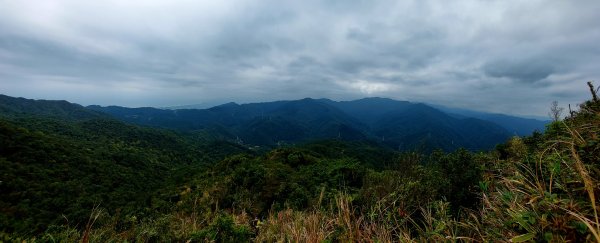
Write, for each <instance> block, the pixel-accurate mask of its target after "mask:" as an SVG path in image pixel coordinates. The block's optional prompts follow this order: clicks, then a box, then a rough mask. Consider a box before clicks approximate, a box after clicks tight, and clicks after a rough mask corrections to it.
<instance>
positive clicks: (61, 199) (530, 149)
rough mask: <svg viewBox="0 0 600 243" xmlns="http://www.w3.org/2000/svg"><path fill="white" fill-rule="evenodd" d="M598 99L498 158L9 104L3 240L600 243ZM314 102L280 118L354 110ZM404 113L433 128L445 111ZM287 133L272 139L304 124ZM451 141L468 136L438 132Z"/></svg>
mask: <svg viewBox="0 0 600 243" xmlns="http://www.w3.org/2000/svg"><path fill="white" fill-rule="evenodd" d="M589 88H590V91H591V95H592V98H591V99H590V100H588V101H585V102H583V103H582V104H580V105H579V107H578V109H576V110H569V111H568V114H566V115H567V116H566V117H565V118H564V119H558V120H556V121H553V122H552V123H550V124H548V125H547V126H546V129H545V130H544V131H536V132H533V133H531V134H529V135H527V136H513V137H507V138H506V139H505V140H504V142H502V143H499V144H498V145H496V146H495V147H494V148H492V149H490V150H487V151H484V150H482V149H481V148H477V149H469V148H467V149H462V148H458V149H455V148H454V147H452V146H435V145H436V143H437V142H443V141H445V140H430V141H436V143H430V145H431V146H434V147H431V149H421V150H419V149H417V147H410V149H402V150H398V149H397V147H398V146H397V144H395V143H394V144H392V145H391V146H390V144H386V143H384V142H381V141H380V140H373V139H372V136H375V135H376V136H380V135H384V134H385V133H386V131H388V130H377V131H373V130H369V129H370V128H369V129H363V130H360V131H371V132H369V133H367V134H363V135H364V136H352V139H343V138H336V137H335V136H334V137H333V138H330V137H315V136H312V135H311V136H310V137H311V139H306V140H303V139H298V140H294V141H295V143H293V144H292V143H289V144H284V145H281V144H279V145H273V146H261V147H258V146H248V145H247V144H244V143H236V142H235V141H231V140H228V139H217V138H218V137H215V136H212V135H211V136H208V135H207V129H217V128H215V127H212V126H211V127H207V126H202V127H200V126H199V125H198V124H188V125H189V126H198V127H194V129H176V128H174V127H170V128H171V129H172V130H170V129H168V128H169V127H168V126H166V125H165V124H175V123H167V121H164V122H163V123H161V124H140V122H139V121H138V122H135V121H133V120H132V119H138V118H139V114H138V116H132V115H130V114H129V115H127V116H125V115H123V116H118V115H115V113H116V111H118V110H120V111H122V112H124V110H123V109H121V108H114V107H113V108H112V109H113V111H112V113H111V112H107V111H106V109H108V108H102V107H83V106H79V105H76V104H71V103H67V102H61V101H32V100H27V99H16V98H11V97H6V96H2V97H0V98H1V99H0V101H1V104H0V114H1V115H0V241H7V242H10V241H19V242H20V241H27V242H56V241H58V242H77V241H81V242H114V241H136V242H137V241H141V242H170V241H175V242H246V241H257V242H323V241H324V242H339V241H341V242H396V241H408V242H412V241H415V242H439V241H478V242H490V241H512V242H529V241H536V242H543V241H550V242H562V241H571V242H600V224H599V218H598V208H597V206H598V203H599V199H598V198H597V194H598V193H599V190H600V184H599V183H598V178H600V175H599V173H600V168H599V166H600V164H599V162H600V100H599V99H598V97H597V94H596V90H595V89H594V87H593V86H592V84H591V83H589ZM303 102H304V103H301V104H297V103H292V104H289V103H287V104H285V105H286V108H285V109H284V110H282V109H274V112H285V111H290V110H293V109H299V108H294V107H293V106H295V105H297V106H303V107H305V106H306V105H310V106H313V107H315V108H314V109H321V110H323V109H324V110H323V113H322V114H325V115H327V116H335V119H338V118H339V117H343V116H345V114H348V112H347V111H346V112H345V113H337V110H333V109H331V107H333V105H331V104H328V103H327V102H328V101H319V102H315V101H314V100H309V101H306V100H305V101H303ZM323 102H325V103H323ZM337 105H338V107H337V108H336V109H341V110H342V111H343V109H344V108H343V107H342V108H340V106H341V105H340V104H337ZM290 106H291V107H290ZM232 107H233V108H232ZM236 107H237V106H236V105H229V106H225V107H220V108H218V107H217V108H218V109H237V108H236ZM348 109H350V108H348ZM407 109H408V110H404V109H403V110H404V111H406V112H408V113H418V114H423V116H421V118H423V119H425V118H427V117H432V115H436V116H437V114H438V113H437V112H438V111H436V110H435V109H433V110H432V109H430V107H427V106H423V105H410V107H409V108H407ZM354 110H355V111H360V109H358V108H356V109H354ZM138 111H139V110H138ZM147 111H151V112H157V111H156V110H147ZM368 111H369V110H368V109H364V110H363V112H368ZM105 112H106V113H105ZM128 112H130V111H128ZM158 112H160V111H158ZM165 112H168V111H165ZM188 112H190V113H193V111H188ZM203 112H204V113H202V114H208V115H211V114H214V113H210V111H203ZM556 112H559V111H556ZM301 114H303V113H301ZM386 114H389V113H386ZM401 114H405V113H401ZM208 115H207V116H208ZM357 116H361V115H357ZM127 117H129V118H128V119H129V120H128V119H125V118H127ZM162 117H168V116H162ZM280 117H282V116H280ZM286 117H294V116H286ZM365 117H369V118H373V117H375V116H373V115H370V116H368V115H365ZM387 117H388V118H384V117H382V118H381V119H378V120H377V121H372V123H369V121H356V122H352V123H347V124H346V123H344V124H346V125H347V127H348V129H350V128H352V129H353V131H355V130H359V129H355V128H359V127H361V126H363V125H364V124H384V123H386V124H389V125H386V127H389V128H394V121H399V122H398V123H401V120H402V116H399V115H397V116H387ZM305 118H306V115H302V116H298V117H296V119H305ZM309 118H310V117H309ZM321 118H322V117H314V119H312V120H310V119H308V120H307V121H312V122H315V123H316V122H318V121H321ZM257 119H258V120H257ZM344 119H345V120H346V121H354V119H353V118H344ZM453 119H455V120H457V121H456V122H454V121H455V120H452V119H450V121H453V122H451V123H447V124H445V125H447V126H454V125H456V124H459V123H460V124H465V123H467V125H466V126H470V127H476V128H477V127H480V126H478V124H485V127H484V128H482V129H487V130H485V131H492V133H491V134H476V133H475V132H474V134H470V135H469V136H465V137H464V138H465V139H482V138H484V137H486V136H496V135H498V134H500V135H502V134H504V133H505V132H506V130H501V129H497V128H496V126H495V125H489V124H488V123H483V122H482V121H481V120H473V119H466V120H464V119H463V120H461V121H462V122H458V119H461V118H453ZM191 120H193V119H191ZM263 120H264V121H263ZM263 120H260V118H256V117H251V118H249V119H248V120H247V121H246V120H244V121H243V122H239V121H238V120H234V121H233V122H235V124H234V125H235V126H234V129H233V130H227V131H226V132H228V133H231V131H239V130H243V129H248V127H247V126H248V124H255V126H254V127H252V129H258V128H261V127H262V128H265V129H266V128H273V127H274V125H269V124H272V123H267V124H262V123H261V122H266V120H265V119H263ZM142 121H149V120H148V119H146V120H143V119H142ZM269 121H270V122H273V120H272V119H269ZM420 121H421V122H420V124H423V122H422V121H425V120H420ZM130 122H135V124H134V123H130ZM159 122H160V121H159ZM168 122H173V121H172V120H168ZM252 122H254V123H252ZM287 122H288V121H287V120H278V122H277V124H279V125H276V126H275V128H277V127H281V128H290V127H292V128H293V127H294V126H293V125H290V124H289V123H287ZM413 122H414V121H413ZM469 122H471V123H469ZM408 123H411V122H408ZM181 124H183V125H182V126H184V125H185V126H187V125H186V124H185V123H181ZM320 124H321V125H323V124H322V123H320ZM361 124H363V125H361ZM143 125H148V126H143ZM329 125H330V123H328V124H325V125H324V126H329ZM338 125H339V124H338ZM367 126H368V125H367ZM456 126H458V125H456ZM311 127H314V126H311ZM372 127H373V126H372ZM490 127H492V128H490ZM338 128H339V127H338ZM299 129H300V128H299ZM303 129H304V128H303ZM405 129H406V128H405ZM414 129H416V128H413V130H414ZM253 131H256V130H253ZM402 131H404V130H402V129H400V128H398V129H394V130H393V132H396V133H397V134H396V135H393V134H392V135H390V137H394V136H397V137H399V136H402V135H403V134H405V133H402ZM447 131H452V132H457V133H459V134H460V131H461V130H460V129H456V130H439V132H438V133H437V134H442V135H444V134H446V132H447ZM463 131H464V130H463ZM493 131H503V132H498V133H494V132H493ZM305 132H306V133H307V134H318V133H319V130H306V131H305ZM388 132H389V131H388ZM213 134H214V133H213ZM249 134H257V133H249ZM207 136H208V137H210V139H209V138H207ZM244 136H250V135H244ZM448 136H450V135H448ZM452 136H455V135H452ZM313 138H314V139H313ZM404 139H405V138H404ZM261 141H262V140H261ZM269 141H270V140H269ZM446 142H448V141H446ZM465 143H466V144H469V143H467V142H465ZM265 145H267V144H265ZM436 147H437V148H439V149H435V148H436Z"/></svg>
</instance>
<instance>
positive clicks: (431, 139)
mask: <svg viewBox="0 0 600 243" xmlns="http://www.w3.org/2000/svg"><path fill="white" fill-rule="evenodd" d="M88 108H89V109H91V110H94V111H100V112H104V113H107V114H110V115H112V116H114V117H116V118H118V119H120V120H123V121H127V122H131V123H135V124H140V125H148V126H154V127H162V128H170V129H176V130H180V131H186V132H195V133H198V134H204V135H207V136H211V137H213V138H218V139H227V140H233V139H235V140H237V141H239V142H241V143H245V144H250V145H261V146H274V145H278V144H279V145H281V144H290V143H298V142H304V141H310V140H318V139H343V140H365V139H369V140H374V141H378V142H380V143H382V144H385V145H387V146H389V147H392V148H398V149H400V150H414V149H422V150H431V149H434V148H441V149H444V150H454V149H457V148H459V147H465V148H468V149H470V150H486V149H490V148H492V147H494V146H495V145H496V144H498V143H501V142H504V141H505V140H506V139H507V138H508V137H510V136H512V135H527V134H530V133H531V132H533V131H534V130H540V131H541V130H543V129H544V125H545V122H544V121H539V120H534V119H525V118H520V117H514V116H508V115H500V114H489V113H481V112H471V113H468V112H461V113H457V112H448V111H442V110H440V109H436V108H434V107H432V106H429V105H426V104H422V103H411V102H407V101H397V100H392V99H387V98H364V99H359V100H354V101H332V100H329V99H311V98H305V99H301V100H291V101H274V102H264V103H249V104H241V105H240V104H236V103H227V104H223V105H219V106H215V107H212V108H208V109H177V110H167V109H157V108H150V107H145V108H126V107H119V106H108V107H101V106H88Z"/></svg>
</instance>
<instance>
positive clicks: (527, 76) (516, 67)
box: [483, 60, 556, 83]
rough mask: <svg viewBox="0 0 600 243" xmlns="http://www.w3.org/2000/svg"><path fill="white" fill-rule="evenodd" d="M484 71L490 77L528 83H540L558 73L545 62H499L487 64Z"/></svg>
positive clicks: (552, 65)
mask: <svg viewBox="0 0 600 243" xmlns="http://www.w3.org/2000/svg"><path fill="white" fill-rule="evenodd" d="M483 70H484V72H485V74H486V75H488V76H490V77H494V78H510V79H513V80H516V81H519V82H526V83H534V82H537V81H540V80H542V79H545V78H547V77H548V76H550V75H551V74H553V73H555V72H556V68H555V66H554V64H552V63H548V62H547V61H544V60H527V61H508V60H498V61H492V62H489V63H486V64H485V65H484V66H483Z"/></svg>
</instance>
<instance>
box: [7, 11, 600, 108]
mask: <svg viewBox="0 0 600 243" xmlns="http://www.w3.org/2000/svg"><path fill="white" fill-rule="evenodd" d="M0 4H1V6H2V8H0V80H1V81H0V82H1V83H0V84H1V85H0V93H5V94H8V95H14V96H25V97H30V98H47V99H67V100H71V101H73V102H78V103H83V104H92V103H97V104H103V105H107V104H116V105H126V106H148V105H153V106H161V107H162V106H171V105H183V104H194V103H219V102H229V101H236V102H251V101H268V100H275V99H296V98H303V97H315V98H320V97H325V98H332V99H341V100H345V99H354V98H361V97H365V96H385V97H391V98H396V99H402V100H411V101H421V102H430V103H441V104H445V105H450V106H459V107H464V108H471V109H480V110H488V111H494V112H506V113H515V114H533V113H534V114H545V113H546V111H545V110H546V107H548V104H549V103H550V101H552V100H558V101H559V102H560V103H561V104H564V105H566V103H577V102H580V101H581V100H583V99H586V98H587V94H586V93H585V92H586V90H585V83H584V81H587V80H594V79H596V80H598V76H600V71H599V69H598V68H597V66H598V64H600V57H599V56H600V46H598V45H597V44H596V42H597V40H598V39H600V27H599V26H598V25H597V23H599V22H600V15H598V14H597V13H598V12H600V2H597V1H591V0H590V1H578V2H568V1H517V0H513V1H495V0H492V1H466V0H465V1H416V0H415V1H391V0H383V1H362V0H357V1H314V0H307V1H301V2H285V1H284V2H282V1H271V0H267V1H189V0H178V1H161V0H152V1H116V0H112V1H111V0H109V1H101V2H87V1H76V0H52V1H33V0H31V1H30V0H23V1H8V0H0ZM499 101H502V102H499ZM523 104H527V105H523Z"/></svg>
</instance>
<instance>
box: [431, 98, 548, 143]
mask: <svg viewBox="0 0 600 243" xmlns="http://www.w3.org/2000/svg"><path fill="white" fill-rule="evenodd" d="M432 106H433V107H435V108H437V109H439V110H441V111H444V112H446V113H448V114H449V115H452V116H455V117H473V118H477V119H481V120H485V121H490V122H493V123H496V124H498V125H500V126H502V127H504V128H505V129H506V130H508V131H509V132H510V133H512V134H513V135H519V136H527V135H531V133H533V131H536V130H537V131H540V132H541V131H544V130H545V129H546V124H548V123H549V122H550V121H549V120H539V119H533V118H523V117H517V116H511V115H505V114H497V113H486V112H479V111H472V110H467V109H460V108H449V107H445V106H441V105H432Z"/></svg>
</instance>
